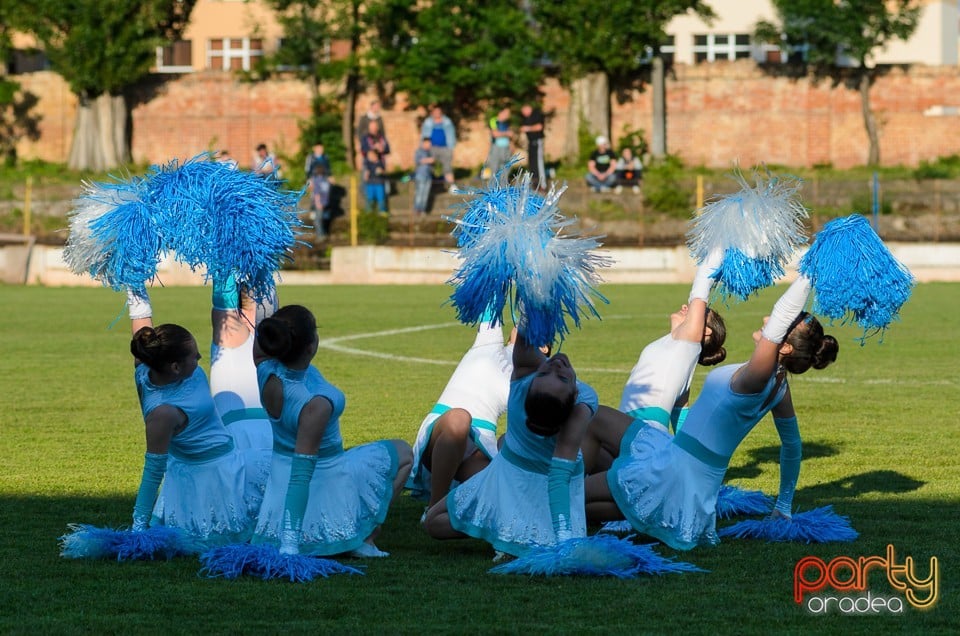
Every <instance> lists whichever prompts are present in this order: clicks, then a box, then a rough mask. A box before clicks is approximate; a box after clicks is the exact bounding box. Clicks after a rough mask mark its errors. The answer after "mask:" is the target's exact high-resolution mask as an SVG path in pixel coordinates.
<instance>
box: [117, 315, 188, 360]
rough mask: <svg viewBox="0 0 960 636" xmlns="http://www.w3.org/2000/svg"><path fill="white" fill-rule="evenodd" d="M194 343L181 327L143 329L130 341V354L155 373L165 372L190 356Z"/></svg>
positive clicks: (171, 325) (166, 325)
mask: <svg viewBox="0 0 960 636" xmlns="http://www.w3.org/2000/svg"><path fill="white" fill-rule="evenodd" d="M192 342H193V335H192V334H191V333H190V332H189V331H187V330H186V329H185V328H183V327H181V326H180V325H174V324H164V325H159V326H157V327H141V328H140V329H138V330H137V333H135V334H134V335H133V339H132V340H131V341H130V353H132V354H133V357H135V358H136V359H137V360H139V361H140V362H142V363H143V364H145V365H147V366H148V367H150V368H151V369H153V370H154V371H163V368H164V367H165V366H167V365H169V364H173V363H174V362H180V361H181V360H183V359H184V358H186V357H187V356H188V355H190V353H192V351H191V347H190V344H191V343H192Z"/></svg>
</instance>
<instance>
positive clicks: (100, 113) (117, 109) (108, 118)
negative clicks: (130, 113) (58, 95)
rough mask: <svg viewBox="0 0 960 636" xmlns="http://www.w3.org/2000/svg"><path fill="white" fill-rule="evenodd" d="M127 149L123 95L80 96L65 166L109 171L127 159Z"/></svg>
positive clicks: (128, 157) (128, 155) (125, 105)
mask: <svg viewBox="0 0 960 636" xmlns="http://www.w3.org/2000/svg"><path fill="white" fill-rule="evenodd" d="M129 148H130V141H129V135H128V133H127V104H126V100H125V99H124V98H123V96H122V95H107V94H103V95H100V96H98V97H95V98H93V99H91V98H89V97H86V96H80V103H79V104H78V106H77V118H76V121H75V124H74V128H73V143H72V144H71V146H70V156H69V158H68V159H67V165H68V166H69V167H70V168H71V169H73V170H93V171H96V172H103V171H105V170H112V169H113V168H117V167H119V166H120V165H122V164H123V163H126V162H128V161H129V160H130V150H129Z"/></svg>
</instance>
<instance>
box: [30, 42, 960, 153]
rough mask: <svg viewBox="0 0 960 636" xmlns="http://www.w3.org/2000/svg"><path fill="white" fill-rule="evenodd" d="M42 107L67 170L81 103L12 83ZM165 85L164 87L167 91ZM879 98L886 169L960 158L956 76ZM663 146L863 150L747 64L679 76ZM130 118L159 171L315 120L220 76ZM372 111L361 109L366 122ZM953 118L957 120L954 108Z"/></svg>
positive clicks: (278, 91) (553, 97) (467, 141)
mask: <svg viewBox="0 0 960 636" xmlns="http://www.w3.org/2000/svg"><path fill="white" fill-rule="evenodd" d="M16 79H17V81H19V82H21V84H22V86H23V88H24V89H25V90H29V91H31V92H33V93H35V94H36V95H38V96H39V97H40V98H41V99H40V103H39V106H38V108H37V111H36V112H37V113H38V114H40V115H41V116H42V121H41V123H40V126H41V130H42V138H41V139H40V140H39V141H37V142H29V141H24V142H22V143H21V144H20V146H19V148H18V150H19V152H20V156H21V157H23V158H41V159H45V160H48V161H65V159H66V156H67V153H68V151H69V147H70V140H71V137H72V133H73V118H74V115H75V112H76V99H75V98H74V97H73V96H72V95H71V94H70V91H69V89H68V88H67V87H66V85H65V84H64V83H63V81H62V80H61V79H60V78H59V77H58V76H57V75H55V74H53V73H49V72H43V73H32V74H27V75H21V76H17V77H16ZM161 80H165V81H161ZM650 97H651V96H650V91H644V92H638V93H635V94H634V95H633V99H632V101H629V102H627V103H625V104H618V103H616V100H614V110H613V117H612V131H611V132H612V138H613V140H614V141H616V140H617V139H618V137H619V136H620V135H621V134H622V130H623V126H624V125H625V124H629V125H630V126H631V127H633V128H637V129H643V130H645V131H647V134H648V137H649V131H650V126H651V113H652V107H651V100H650ZM871 98H872V102H873V107H874V110H875V112H876V114H877V118H878V121H879V124H880V130H881V133H880V134H881V139H880V152H881V162H882V163H883V164H884V165H898V164H901V165H906V166H916V165H917V164H918V163H919V162H920V161H921V160H924V159H927V160H929V159H934V158H936V157H938V156H944V155H950V154H955V153H960V116H958V115H956V114H947V115H943V116H935V115H933V114H931V113H934V112H936V110H937V109H936V108H935V107H947V110H946V111H944V112H947V113H953V112H956V108H957V107H958V106H960V69H958V68H953V67H916V68H912V69H909V70H904V69H892V70H891V71H890V72H889V73H888V74H886V75H885V76H883V77H881V78H880V79H879V80H878V81H877V83H876V84H875V86H874V88H873V90H872V93H871ZM667 100H668V103H667V118H668V120H667V121H668V123H667V147H668V150H669V151H670V152H671V153H673V154H677V155H679V156H680V157H682V158H683V159H684V161H685V162H687V163H688V164H691V165H698V164H703V165H707V166H711V167H721V168H722V167H729V166H730V165H732V163H733V162H734V161H739V162H740V164H741V165H744V166H750V165H753V164H756V163H759V162H766V163H768V164H779V165H787V166H810V165H813V164H816V163H832V164H833V165H834V166H836V167H838V168H847V167H852V166H858V165H863V164H864V163H865V161H866V157H867V149H868V147H867V139H866V134H865V132H864V129H863V122H862V117H861V113H860V100H859V94H858V93H857V92H856V91H855V90H851V89H848V88H844V87H832V86H831V85H830V83H829V82H820V83H814V82H812V81H810V80H809V79H807V78H801V79H791V78H786V77H771V76H768V75H766V74H765V73H764V72H763V71H762V70H761V69H759V68H758V67H757V66H756V65H754V64H753V63H752V62H749V61H740V62H729V63H715V64H705V65H699V66H678V67H677V68H676V69H675V70H674V73H673V74H672V75H671V76H670V78H669V79H668V84H667ZM135 101H136V103H135V105H134V107H133V140H132V143H133V156H134V159H135V160H136V161H143V162H163V161H167V160H169V159H170V158H173V157H181V158H183V157H189V156H192V155H194V154H196V153H198V152H201V151H204V150H208V149H218V148H228V149H229V150H230V151H231V153H232V154H233V156H234V158H236V159H237V160H238V161H239V162H240V164H241V166H249V165H250V163H251V160H252V153H253V148H254V146H256V145H257V144H258V143H260V142H264V143H266V144H267V145H268V146H269V147H270V148H271V149H272V150H274V151H277V152H279V153H293V152H295V150H296V146H297V140H298V138H299V130H298V126H297V124H298V121H299V120H300V119H301V118H303V117H306V116H308V114H309V110H310V91H309V89H308V87H307V86H306V85H305V84H303V83H300V82H297V81H294V80H275V81H270V82H265V83H259V84H252V83H244V82H239V81H236V80H235V79H233V78H232V77H230V76H229V75H225V74H223V73H215V72H207V73H197V74H191V75H185V76H183V77H178V78H173V77H169V78H159V79H158V81H157V82H156V83H149V84H146V85H144V86H143V87H141V89H140V90H139V91H138V93H137V96H136V100H135ZM569 104H570V99H569V95H568V94H567V93H566V92H565V91H564V89H563V88H562V87H560V86H559V85H557V84H556V83H553V82H551V83H548V84H547V85H546V87H545V100H544V106H545V110H546V111H547V112H550V113H551V117H550V119H549V121H548V124H547V131H546V136H547V139H546V154H547V157H548V158H559V157H560V156H561V154H562V149H563V143H564V136H565V133H564V130H565V128H564V127H565V126H566V125H567V121H568V119H569ZM402 106H403V105H402V103H401V104H400V106H399V107H398V108H397V109H395V110H393V111H391V112H386V113H384V123H385V125H386V129H387V133H388V137H389V139H390V142H391V145H392V147H393V156H392V158H391V161H392V166H401V167H404V168H407V167H409V166H410V164H411V163H412V159H413V152H414V149H415V147H416V145H417V140H418V138H419V128H418V122H419V117H420V116H422V113H418V112H416V111H411V110H404V109H403V108H402ZM365 108H366V98H361V100H360V103H359V104H358V113H360V112H363V110H364V109H365ZM951 108H952V109H953V110H950V109H951ZM488 147H489V140H488V138H487V135H486V132H485V130H484V124H483V122H482V121H477V122H471V123H470V124H469V125H466V126H463V127H462V133H461V138H460V142H459V143H458V145H457V152H456V163H457V164H458V165H460V166H464V167H470V168H476V167H478V166H479V165H480V164H482V162H483V160H484V158H485V157H486V154H487V150H488Z"/></svg>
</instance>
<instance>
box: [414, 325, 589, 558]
mask: <svg viewBox="0 0 960 636" xmlns="http://www.w3.org/2000/svg"><path fill="white" fill-rule="evenodd" d="M596 409H597V395H596V393H595V392H594V390H593V389H592V388H591V387H590V386H588V385H587V384H584V383H582V382H580V381H578V380H577V375H576V372H575V371H574V368H573V365H572V364H571V363H570V360H569V359H568V358H567V356H566V355H564V354H562V353H557V354H555V355H553V356H552V357H550V358H547V356H546V355H545V354H544V353H543V351H542V350H541V349H540V348H538V347H537V346H535V345H532V344H530V343H529V342H527V340H526V338H525V337H524V335H523V329H522V328H521V329H520V333H519V335H518V336H517V341H516V344H515V346H514V350H513V373H512V375H511V381H510V393H509V399H508V404H507V432H506V435H505V437H504V443H503V447H502V448H501V451H500V453H499V454H498V455H497V456H496V457H494V458H493V460H492V461H491V462H490V465H489V466H488V467H487V468H485V469H484V470H482V471H480V472H479V473H477V474H476V475H474V476H473V477H471V478H470V479H468V480H467V481H465V482H463V483H462V484H460V485H459V486H457V487H456V488H454V489H453V490H452V491H450V494H448V495H447V497H446V498H445V499H442V500H440V501H439V502H438V503H437V504H436V505H435V506H433V507H431V508H430V510H429V511H428V512H427V518H426V524H425V525H426V529H427V532H428V533H429V534H430V536H432V537H434V538H435V539H454V538H462V537H474V538H477V539H484V540H485V541H487V542H489V543H490V544H492V545H493V547H494V548H495V549H496V550H497V551H498V552H502V553H505V554H508V555H514V556H519V555H521V554H522V553H523V552H525V551H526V550H528V549H529V548H531V547H533V546H538V545H552V544H555V543H557V542H559V541H562V540H565V539H568V538H573V537H583V536H586V519H585V517H584V499H583V461H582V458H581V456H580V442H581V441H582V439H583V435H584V432H585V431H586V428H587V425H588V424H589V422H590V418H592V417H593V414H594V413H595V412H596ZM498 556H499V555H498Z"/></svg>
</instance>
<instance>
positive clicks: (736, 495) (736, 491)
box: [717, 484, 774, 519]
mask: <svg viewBox="0 0 960 636" xmlns="http://www.w3.org/2000/svg"><path fill="white" fill-rule="evenodd" d="M773 503H774V501H773V497H771V496H770V495H768V494H766V493H765V492H763V491H760V490H745V489H743V488H739V487H737V486H731V485H729V484H723V485H722V486H720V492H719V493H718V494H717V519H730V518H732V517H738V516H742V515H765V514H768V513H769V512H770V511H771V510H773Z"/></svg>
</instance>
